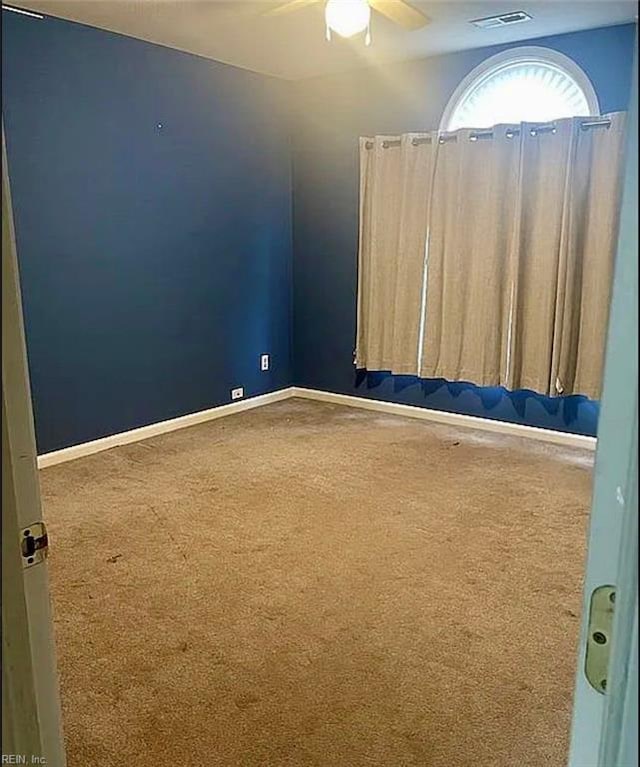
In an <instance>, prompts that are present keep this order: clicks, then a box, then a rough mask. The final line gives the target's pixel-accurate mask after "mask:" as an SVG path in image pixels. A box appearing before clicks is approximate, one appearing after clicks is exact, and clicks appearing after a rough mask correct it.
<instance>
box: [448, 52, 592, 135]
mask: <svg viewBox="0 0 640 767" xmlns="http://www.w3.org/2000/svg"><path fill="white" fill-rule="evenodd" d="M529 63H541V64H548V65H551V66H552V67H556V68H557V69H560V70H562V71H563V72H566V74H568V75H569V77H571V78H572V79H573V80H575V82H576V84H577V85H578V87H579V88H580V89H581V90H582V92H583V93H584V96H585V98H586V100H587V104H588V105H589V112H590V113H591V114H593V115H594V116H595V115H599V114H600V104H599V103H598V96H597V94H596V91H595V88H594V87H593V84H592V82H591V80H590V79H589V77H588V76H587V74H586V72H585V71H584V70H583V69H582V68H581V67H579V66H578V64H576V62H575V61H574V60H573V59H570V58H569V57H568V56H565V55H564V53H560V52H559V51H556V50H554V49H552V48H545V47H543V46H541V45H524V46H521V47H519V48H510V49H509V50H506V51H502V52H501V53H496V54H495V56H489V58H488V59H485V60H484V61H482V62H481V63H480V64H478V66H477V67H474V69H472V70H471V72H469V74H468V75H467V76H466V77H465V78H464V79H463V80H462V81H461V82H460V83H459V85H458V87H457V88H456V89H455V91H454V92H453V95H452V96H451V98H450V99H449V101H448V102H447V106H446V107H445V109H444V112H443V113H442V119H441V120H440V131H441V132H445V133H446V132H448V131H449V125H450V123H451V118H452V117H453V115H454V114H455V112H456V110H457V109H458V107H459V106H460V104H461V103H462V102H463V101H464V99H466V97H467V96H468V95H469V92H470V91H472V90H473V89H474V88H475V87H476V86H477V85H478V84H479V83H480V82H481V81H483V80H485V79H486V78H487V77H490V76H491V75H493V74H494V73H495V72H497V71H499V70H500V69H503V68H504V67H507V66H511V65H512V64H529ZM467 127H469V128H480V127H485V126H479V125H469V126H467Z"/></svg>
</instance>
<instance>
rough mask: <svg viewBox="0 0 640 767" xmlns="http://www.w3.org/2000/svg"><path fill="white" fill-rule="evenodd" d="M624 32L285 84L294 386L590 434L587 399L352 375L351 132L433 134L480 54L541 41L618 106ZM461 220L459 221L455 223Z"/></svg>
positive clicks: (591, 405) (626, 84)
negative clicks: (288, 94)
mask: <svg viewBox="0 0 640 767" xmlns="http://www.w3.org/2000/svg"><path fill="white" fill-rule="evenodd" d="M634 34H635V28H634V25H632V24H629V25H622V26H617V27H608V28H603V29H594V30H587V31H584V32H576V33H572V34H566V35H558V36H555V37H549V38H542V39H536V40H530V41H526V42H519V43H514V44H510V45H503V46H494V47H491V48H484V49H478V50H470V51H463V52H461V53H455V54H450V55H446V56H438V57H434V58H430V59H423V60H420V61H412V62H407V63H402V64H396V65H388V66H381V67H377V68H367V69H361V70H358V71H353V72H348V73H345V74H341V75H332V76H327V77H318V78H313V79H310V80H304V81H302V82H299V83H295V84H294V85H293V86H292V89H293V91H294V96H293V100H292V101H293V108H294V128H295V129H294V130H293V141H294V145H293V153H294V159H293V168H294V182H293V183H294V186H293V189H294V381H295V384H296V385H298V386H304V387H309V388H315V389H324V390H327V391H333V392H339V393H344V394H352V395H356V396H365V397H372V398H375V399H382V400H386V401H390V402H400V403H404V404H411V405H419V406H422V407H428V408H434V409H437V410H446V411H451V412H456V413H466V414H469V415H477V416H483V417H487V418H495V419H499V420H506V421H513V422H515V423H522V424H528V425H531V426H540V427H544V428H551V429H557V430H561V431H570V432H576V433H580V434H590V435H593V434H595V433H596V428H597V418H598V403H596V402H591V401H589V400H588V399H586V398H584V397H565V398H554V399H550V398H547V397H542V396H540V395H537V394H535V393H533V392H528V391H519V392H507V391H505V390H504V389H500V388H491V389H487V388H479V387H476V386H473V385H472V384H468V383H447V382H445V381H441V380H435V381H433V380H419V379H416V378H411V377H407V376H392V375H391V374H388V373H375V372H372V373H368V374H366V373H363V372H357V371H356V370H355V368H354V366H353V350H354V344H355V326H356V291H357V282H356V280H357V234H358V173H359V166H358V137H359V136H365V135H372V134H385V133H387V134H397V133H406V132H410V131H423V130H427V129H432V128H437V127H438V126H439V124H440V118H441V116H442V113H443V110H444V108H445V106H446V104H447V102H448V100H449V98H450V96H451V94H452V93H453V91H454V90H455V88H456V87H457V85H458V84H459V83H460V81H461V80H462V79H463V78H464V77H465V76H466V75H467V74H468V73H469V72H470V71H471V70H472V69H473V68H474V67H475V66H477V65H478V64H479V63H480V62H481V61H483V60H484V59H486V58H487V57H488V56H491V55H493V54H494V53H498V52H500V51H503V50H506V49H508V48H510V47H515V46H518V45H541V46H545V47H548V48H552V49H554V50H557V51H560V52H561V53H564V54H566V55H567V56H569V57H571V58H572V59H573V60H574V61H576V63H577V64H578V65H579V66H580V67H582V68H583V69H584V71H585V72H586V73H587V75H588V76H589V78H590V79H591V82H592V83H593V85H594V88H595V90H596V93H597V94H598V98H599V100H600V107H601V109H602V111H604V112H608V111H617V110H624V109H626V108H627V105H628V101H629V89H630V78H631V66H632V60H633V42H634ZM461 225H464V222H461Z"/></svg>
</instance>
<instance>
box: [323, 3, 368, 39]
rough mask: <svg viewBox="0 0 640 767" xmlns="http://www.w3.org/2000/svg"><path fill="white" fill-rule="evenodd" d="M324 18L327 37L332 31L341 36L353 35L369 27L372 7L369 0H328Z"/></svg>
mask: <svg viewBox="0 0 640 767" xmlns="http://www.w3.org/2000/svg"><path fill="white" fill-rule="evenodd" d="M324 18H325V22H326V24H327V38H329V37H330V31H333V32H335V33H336V34H337V35H340V37H353V36H354V35H357V34H359V33H360V32H364V31H365V29H368V28H369V23H370V21H371V7H370V6H369V2H368V0H327V5H326V6H325V9H324Z"/></svg>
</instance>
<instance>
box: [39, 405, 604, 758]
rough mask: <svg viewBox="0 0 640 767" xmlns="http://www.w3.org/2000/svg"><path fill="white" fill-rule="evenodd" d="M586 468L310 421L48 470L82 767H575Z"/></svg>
mask: <svg viewBox="0 0 640 767" xmlns="http://www.w3.org/2000/svg"><path fill="white" fill-rule="evenodd" d="M591 470H592V456H591V454H589V453H587V452H586V451H581V450H577V449H576V450H573V449H572V450H568V449H565V448H559V447H556V446H549V445H544V444H542V443H536V442H533V441H525V440H522V439H519V438H512V437H508V438H507V437H501V436H496V435H489V434H487V433H482V432H478V431H471V430H463V429H459V430H454V429H451V428H448V427H444V426H437V425H431V424H428V423H425V422H420V421H413V420H409V419H404V418H399V417H398V418H397V417H388V416H384V417H383V416H381V415H379V414H375V413H371V412H366V411H359V410H355V409H350V408H345V407H338V406H333V405H327V404H320V403H312V402H306V401H302V400H289V401H286V402H281V403H277V404H274V405H270V406H267V407H263V408H260V409H258V410H254V411H249V412H246V413H243V414H240V415H237V416H231V417H228V418H224V419H221V420H218V421H214V422H211V423H208V424H203V425H200V426H196V427H193V428H190V429H185V430H182V431H178V432H174V433H172V434H167V435H164V436H161V437H157V438H154V439H151V440H148V441H146V442H140V443H137V444H132V445H128V446H124V447H119V448H116V449H113V450H110V451H108V452H104V453H100V454H97V455H94V456H90V457H87V458H83V459H80V460H77V461H73V462H70V463H67V464H62V465H59V466H56V467H52V468H50V469H46V470H44V471H43V472H42V473H41V481H42V488H43V497H44V502H45V515H46V518H47V520H48V524H49V527H50V531H51V539H52V555H51V559H50V564H51V568H50V569H51V577H52V590H53V600H54V611H55V626H56V636H57V647H58V656H59V665H60V673H61V685H62V695H63V708H64V719H65V730H66V742H67V748H68V757H69V767H125V766H126V767H134V766H135V767H180V766H182V765H184V767H200V766H203V767H204V766H205V765H207V766H209V765H212V766H215V767H218V766H219V767H254V765H255V766H257V765H261V766H264V767H267V766H268V767H288V766H289V765H291V766H292V767H311V766H312V765H313V766H314V767H373V766H375V767H412V766H414V765H415V766H418V765H419V766H420V767H529V766H530V767H563V766H564V764H565V758H566V752H567V744H568V729H569V721H570V710H571V697H572V687H573V676H574V667H575V650H576V642H577V632H578V624H579V618H578V614H579V610H580V589H581V577H582V568H583V558H584V549H585V534H586V523H587V516H588V507H589V497H590V483H591Z"/></svg>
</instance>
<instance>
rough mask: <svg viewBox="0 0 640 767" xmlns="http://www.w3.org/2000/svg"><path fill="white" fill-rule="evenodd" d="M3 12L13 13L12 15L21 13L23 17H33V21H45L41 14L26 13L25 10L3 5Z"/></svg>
mask: <svg viewBox="0 0 640 767" xmlns="http://www.w3.org/2000/svg"><path fill="white" fill-rule="evenodd" d="M2 10H3V11H11V13H20V14H22V16H31V18H33V19H44V16H42V14H40V13H34V12H33V11H25V10H24V8H14V7H13V6H12V5H3V6H2Z"/></svg>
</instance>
